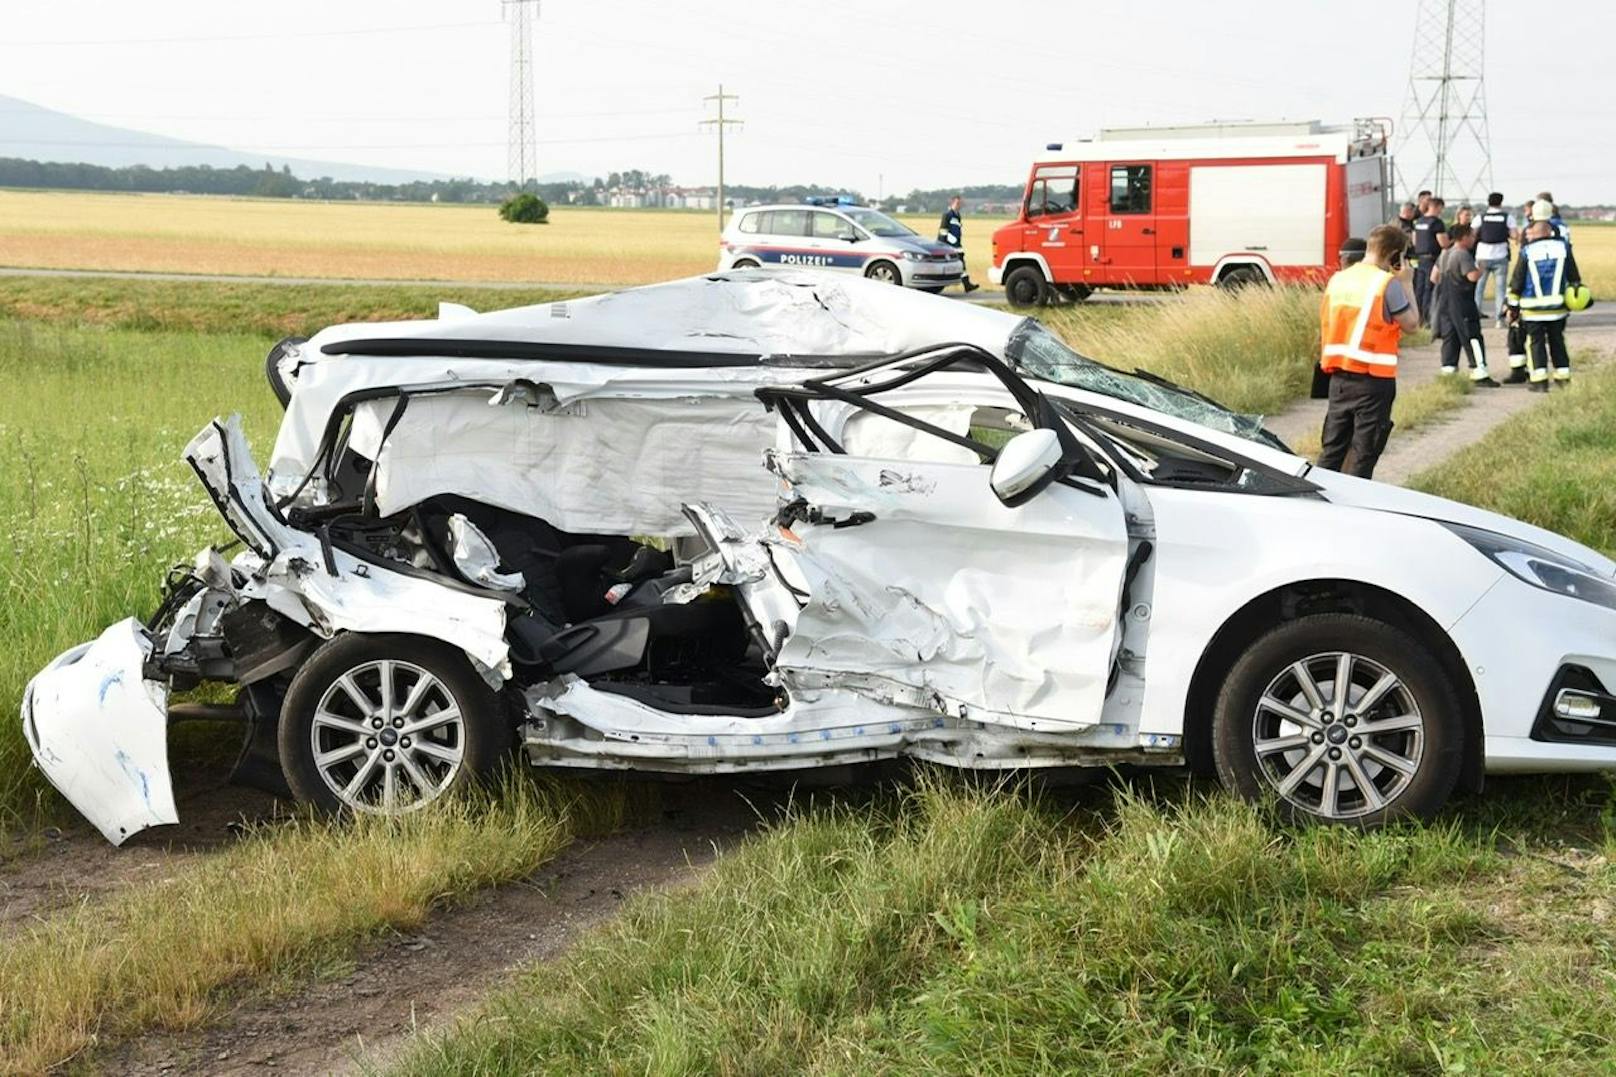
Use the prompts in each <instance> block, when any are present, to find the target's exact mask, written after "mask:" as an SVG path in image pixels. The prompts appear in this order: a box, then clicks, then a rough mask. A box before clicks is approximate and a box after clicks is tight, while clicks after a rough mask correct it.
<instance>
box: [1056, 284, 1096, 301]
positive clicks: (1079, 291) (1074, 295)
mask: <svg viewBox="0 0 1616 1077" xmlns="http://www.w3.org/2000/svg"><path fill="white" fill-rule="evenodd" d="M1055 290H1056V291H1057V292H1059V293H1060V294H1061V295H1062V297H1064V298H1065V299H1066V300H1067V301H1068V302H1071V303H1081V302H1083V300H1085V299H1087V298H1088V297H1089V296H1091V295H1093V294H1094V289H1093V288H1090V287H1089V286H1088V285H1086V284H1057V285H1055Z"/></svg>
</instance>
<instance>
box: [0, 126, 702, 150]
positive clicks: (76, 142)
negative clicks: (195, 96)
mask: <svg viewBox="0 0 1616 1077" xmlns="http://www.w3.org/2000/svg"><path fill="white" fill-rule="evenodd" d="M690 137H692V133H691V132H689V131H662V132H654V133H652V132H648V133H646V134H640V135H596V136H591V137H588V138H541V139H536V140H535V141H536V143H537V144H538V145H540V146H571V145H583V144H586V143H593V142H648V141H652V140H656V139H679V138H690ZM5 145H18V146H98V147H101V148H105V149H139V150H166V151H175V152H190V151H196V150H216V151H225V152H230V153H241V154H252V153H263V152H265V151H268V150H277V151H279V150H447V149H469V148H479V147H487V146H503V145H505V142H503V141H497V142H496V141H487V142H394V143H385V144H384V143H360V142H326V143H313V142H308V143H283V144H270V143H261V144H258V145H254V146H252V147H250V148H247V149H236V148H234V147H231V146H209V145H206V144H204V143H184V142H182V143H179V144H178V145H175V144H174V143H171V142H161V141H159V142H112V141H106V142H103V141H100V140H97V139H70V138H0V146H5Z"/></svg>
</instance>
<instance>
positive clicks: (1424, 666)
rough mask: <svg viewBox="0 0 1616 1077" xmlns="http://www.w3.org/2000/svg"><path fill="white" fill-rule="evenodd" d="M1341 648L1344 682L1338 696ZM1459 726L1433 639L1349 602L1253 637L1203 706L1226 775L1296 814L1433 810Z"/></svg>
mask: <svg viewBox="0 0 1616 1077" xmlns="http://www.w3.org/2000/svg"><path fill="white" fill-rule="evenodd" d="M1343 656H1350V658H1351V661H1350V662H1348V663H1347V667H1346V668H1347V671H1348V672H1347V678H1346V680H1347V683H1348V686H1349V690H1348V692H1347V694H1346V696H1345V700H1344V703H1343V705H1342V706H1340V707H1337V706H1336V703H1335V698H1336V697H1335V683H1336V680H1337V679H1338V671H1339V670H1340V669H1341V662H1342V659H1343ZM1304 676H1305V677H1306V678H1307V681H1306V682H1304V680H1303V677H1304ZM1387 678H1390V680H1387ZM1371 695H1373V696H1374V697H1375V698H1373V699H1370V698H1368V697H1370V696H1371ZM1365 703H1367V704H1368V709H1367V710H1363V711H1362V712H1361V713H1360V709H1361V708H1362V707H1363V706H1364V704H1365ZM1464 738H1465V729H1464V721H1463V717H1462V715H1461V712H1460V708H1459V700H1458V696H1457V694H1456V693H1455V691H1454V687H1453V683H1452V681H1451V680H1450V678H1449V677H1448V675H1447V673H1446V672H1445V671H1444V670H1443V667H1442V664H1441V663H1440V662H1439V661H1438V660H1437V658H1436V656H1435V655H1433V654H1432V653H1431V651H1430V649H1429V648H1428V647H1426V646H1425V645H1424V644H1422V643H1420V642H1419V641H1418V640H1417V639H1415V638H1414V637H1413V636H1411V635H1409V634H1408V633H1407V632H1404V631H1403V630H1402V629H1399V628H1396V627H1394V626H1392V625H1389V624H1386V623H1384V622H1382V621H1377V620H1374V619H1373V618H1369V617H1363V616H1359V615H1356V614H1342V613H1322V614H1313V615H1310V616H1307V617H1301V618H1298V619H1297V620H1294V621H1291V622H1288V623H1286V624H1283V625H1281V626H1279V627H1278V628H1275V629H1273V630H1272V631H1270V632H1268V633H1267V634H1266V635H1263V636H1261V637H1260V638H1258V639H1257V640H1256V641H1255V642H1254V643H1252V644H1251V645H1250V646H1249V647H1247V648H1246V650H1245V652H1244V653H1243V654H1241V656H1240V657H1239V659H1237V660H1236V661H1235V663H1234V666H1233V667H1232V668H1231V669H1230V671H1229V674H1228V676H1227V677H1226V678H1225V680H1224V683H1223V689H1222V691H1221V692H1220V693H1219V694H1218V700H1217V704H1216V706H1215V708H1214V710H1213V717H1212V751H1213V758H1214V760H1215V762H1216V763H1217V770H1218V777H1219V778H1220V779H1221V780H1222V782H1223V784H1224V786H1225V787H1226V788H1228V789H1229V790H1231V791H1233V792H1235V793H1237V794H1239V795H1240V796H1243V797H1246V798H1247V799H1251V800H1270V799H1272V800H1277V801H1278V803H1279V805H1280V808H1281V810H1282V811H1283V812H1284V813H1285V814H1286V815H1287V816H1288V817H1290V818H1291V819H1293V820H1295V821H1298V822H1328V823H1345V824H1349V825H1354V826H1361V827H1374V826H1380V825H1382V824H1384V823H1388V822H1392V821H1394V820H1397V819H1411V818H1413V819H1429V818H1431V817H1432V816H1433V815H1435V814H1436V812H1437V811H1438V810H1439V809H1440V808H1441V807H1442V806H1443V804H1445V803H1446V802H1447V799H1448V797H1449V796H1450V795H1451V794H1452V792H1453V790H1454V787H1455V785H1456V784H1457V783H1458V780H1459V773H1460V770H1461V769H1462V764H1463V759H1464Z"/></svg>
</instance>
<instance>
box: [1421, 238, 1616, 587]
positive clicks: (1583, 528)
mask: <svg viewBox="0 0 1616 1077" xmlns="http://www.w3.org/2000/svg"><path fill="white" fill-rule="evenodd" d="M1579 238H1580V237H1579ZM1409 485H1410V486H1412V487H1414V488H1415V489H1418V490H1425V491H1427V492H1429V493H1433V494H1439V495H1441V496H1443V497H1448V498H1453V499H1454V500H1457V501H1465V502H1469V503H1470V504H1472V505H1479V506H1481V507H1482V508H1486V509H1492V510H1493V511H1494V512H1501V513H1503V514H1505V515H1506V516H1513V517H1515V518H1517V519H1520V520H1525V521H1527V522H1528V523H1533V524H1537V525H1538V526H1539V527H1545V528H1548V529H1549V530H1550V531H1558V532H1560V533H1561V534H1564V535H1570V536H1572V537H1574V538H1576V539H1577V540H1578V541H1580V542H1583V543H1586V544H1587V545H1589V546H1592V547H1594V548H1595V549H1597V550H1601V551H1603V552H1604V553H1606V554H1610V555H1613V556H1616V367H1612V366H1609V365H1605V366H1600V367H1598V368H1595V369H1594V370H1592V371H1590V372H1587V373H1582V374H1577V375H1575V377H1574V379H1573V381H1572V383H1571V388H1570V389H1569V390H1560V391H1555V392H1554V393H1553V394H1551V395H1550V397H1549V398H1548V400H1546V401H1544V402H1543V403H1542V404H1539V405H1537V406H1536V407H1534V408H1532V409H1530V410H1529V411H1526V412H1522V413H1521V414H1519V415H1516V416H1514V417H1513V418H1511V419H1509V420H1508V421H1507V422H1505V423H1503V424H1501V425H1500V426H1498V427H1496V428H1495V429H1493V430H1492V431H1491V432H1490V433H1488V435H1487V436H1486V437H1484V438H1482V439H1481V440H1480V441H1478V442H1475V443H1474V444H1472V445H1469V446H1467V447H1466V448H1464V449H1462V450H1460V451H1459V452H1458V453H1455V454H1454V455H1453V456H1451V457H1449V458H1448V459H1447V460H1444V461H1443V462H1442V463H1440V464H1437V465H1436V466H1435V467H1433V468H1430V469H1429V470H1427V471H1423V472H1421V473H1420V474H1418V475H1416V476H1415V477H1414V478H1413V479H1412V480H1411V481H1410V483H1409Z"/></svg>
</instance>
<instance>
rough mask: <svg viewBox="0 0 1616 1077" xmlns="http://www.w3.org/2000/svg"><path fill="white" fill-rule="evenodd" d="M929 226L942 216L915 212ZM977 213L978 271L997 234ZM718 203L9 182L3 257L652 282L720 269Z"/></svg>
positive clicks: (392, 276)
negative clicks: (504, 211)
mask: <svg viewBox="0 0 1616 1077" xmlns="http://www.w3.org/2000/svg"><path fill="white" fill-rule="evenodd" d="M906 223H907V224H909V226H910V227H912V228H914V229H915V230H916V231H918V232H920V233H921V234H922V235H926V236H930V235H932V234H934V230H935V228H936V223H937V222H936V218H935V217H932V216H930V215H926V216H923V217H909V218H906ZM1000 223H1002V222H1001V221H1000V220H996V219H983V218H978V219H975V220H968V221H967V222H966V241H967V247H968V253H969V255H970V261H971V272H972V274H973V276H975V277H977V278H978V279H979V280H982V281H984V282H985V281H986V280H987V265H988V260H989V253H990V251H989V243H988V236H989V235H990V234H991V233H992V230H993V229H994V228H996V227H998V225H999V224H1000ZM717 259H718V228H717V223H716V220H715V217H714V214H712V213H698V212H687V211H681V210H621V209H619V210H612V209H597V208H580V207H568V206H558V207H554V208H553V209H552V211H551V214H550V223H549V224H545V225H513V224H508V223H506V222H505V221H502V220H500V219H499V216H498V215H497V213H496V212H495V209H494V207H492V206H487V205H481V206H465V205H424V204H419V203H409V204H404V203H386V202H352V203H348V202H304V201H292V200H287V199H247V198H222V197H199V196H190V195H139V194H101V193H85V192H74V191H0V266H27V267H34V268H49V269H119V270H145V271H155V272H167V273H227V274H240V275H247V276H281V277H332V278H347V279H387V280H410V279H428V280H457V281H543V282H555V283H611V284H645V283H649V282H651V281H659V280H667V279H669V278H672V277H681V276H688V275H690V274H692V273H702V272H706V271H709V270H711V269H713V268H714V267H715V266H716V264H717Z"/></svg>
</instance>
